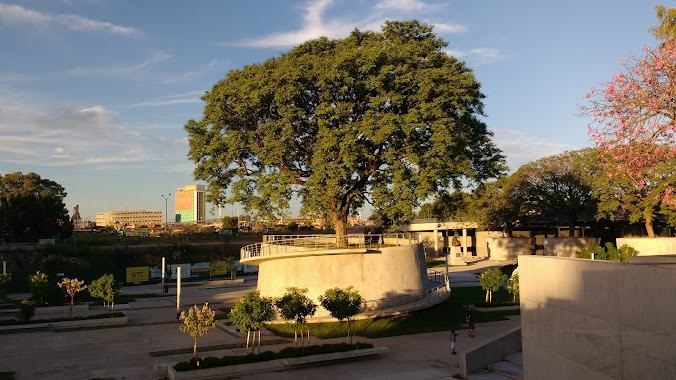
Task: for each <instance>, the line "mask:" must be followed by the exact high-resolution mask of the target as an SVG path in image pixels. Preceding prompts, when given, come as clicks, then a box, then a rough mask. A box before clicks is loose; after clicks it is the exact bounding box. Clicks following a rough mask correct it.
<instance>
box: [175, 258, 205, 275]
mask: <svg viewBox="0 0 676 380" xmlns="http://www.w3.org/2000/svg"><path fill="white" fill-rule="evenodd" d="M209 267H210V263H209V262H208V261H206V262H202V263H195V264H192V265H191V266H190V277H206V276H208V275H209ZM181 270H183V269H181Z"/></svg>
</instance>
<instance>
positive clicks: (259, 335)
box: [258, 330, 261, 355]
mask: <svg viewBox="0 0 676 380" xmlns="http://www.w3.org/2000/svg"><path fill="white" fill-rule="evenodd" d="M260 354H261V330H258V355H260Z"/></svg>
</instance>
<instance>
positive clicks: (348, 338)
mask: <svg viewBox="0 0 676 380" xmlns="http://www.w3.org/2000/svg"><path fill="white" fill-rule="evenodd" d="M347 343H350V317H347Z"/></svg>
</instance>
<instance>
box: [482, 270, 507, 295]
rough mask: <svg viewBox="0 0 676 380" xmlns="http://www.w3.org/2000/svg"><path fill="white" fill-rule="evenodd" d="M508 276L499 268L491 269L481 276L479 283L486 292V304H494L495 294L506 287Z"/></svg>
mask: <svg viewBox="0 0 676 380" xmlns="http://www.w3.org/2000/svg"><path fill="white" fill-rule="evenodd" d="M505 281H507V275H506V274H504V273H502V271H501V270H500V269H498V268H493V269H489V270H487V271H485V272H483V273H482V274H481V275H480V276H479V283H481V287H482V288H483V290H485V291H486V303H491V302H493V292H495V291H498V290H500V288H502V287H504V286H505Z"/></svg>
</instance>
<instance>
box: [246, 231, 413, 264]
mask: <svg viewBox="0 0 676 380" xmlns="http://www.w3.org/2000/svg"><path fill="white" fill-rule="evenodd" d="M419 242H420V237H419V235H418V234H408V233H407V234H373V235H369V234H350V235H344V236H342V237H340V238H339V237H337V236H336V235H302V236H301V235H266V236H264V237H263V243H256V244H249V245H246V246H244V247H242V249H241V250H240V258H241V259H242V260H246V259H251V258H255V257H265V256H275V255H283V254H291V253H298V252H311V251H320V250H330V249H358V250H362V249H363V250H371V249H380V248H384V247H395V246H403V245H411V244H417V243H419Z"/></svg>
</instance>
